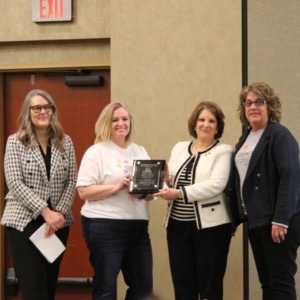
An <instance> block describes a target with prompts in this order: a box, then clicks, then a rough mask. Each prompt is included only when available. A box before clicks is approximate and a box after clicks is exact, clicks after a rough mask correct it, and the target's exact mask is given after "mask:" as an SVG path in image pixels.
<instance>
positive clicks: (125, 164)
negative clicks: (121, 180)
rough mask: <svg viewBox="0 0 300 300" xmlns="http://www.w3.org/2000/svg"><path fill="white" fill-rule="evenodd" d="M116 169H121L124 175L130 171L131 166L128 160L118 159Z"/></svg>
mask: <svg viewBox="0 0 300 300" xmlns="http://www.w3.org/2000/svg"><path fill="white" fill-rule="evenodd" d="M116 166H117V167H118V168H121V169H122V170H123V173H124V174H126V173H128V172H131V171H132V166H130V165H129V162H128V160H127V159H126V160H120V159H118V163H117V165H116Z"/></svg>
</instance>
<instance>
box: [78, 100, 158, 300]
mask: <svg viewBox="0 0 300 300" xmlns="http://www.w3.org/2000/svg"><path fill="white" fill-rule="evenodd" d="M95 127H96V140H95V145H93V146H91V147H90V148H89V149H88V150H87V151H86V153H85V154H84V157H83V159H82V162H81V165H80V169H79V175H78V182H77V187H78V193H79V196H80V198H81V199H83V200H85V204H84V205H83V207H82V209H81V215H82V227H83V236H84V239H85V241H86V244H87V247H88V250H89V252H90V262H91V265H92V267H93V268H94V272H95V274H94V281H93V284H94V288H93V300H99V299H105V300H115V299H116V280H117V276H118V274H119V272H120V270H122V273H123V276H124V280H125V283H126V284H127V285H128V287H129V288H128V290H127V294H126V298H125V299H126V300H138V299H142V297H146V296H149V295H151V293H152V286H153V280H152V249H151V243H150V238H149V233H148V223H149V218H150V216H149V208H148V201H149V200H152V199H153V196H152V195H146V194H144V195H130V194H129V193H128V185H129V182H130V180H132V179H133V177H132V175H131V170H132V164H133V160H134V159H149V156H148V154H147V152H146V150H145V149H144V148H143V147H141V146H139V145H136V144H134V143H132V140H133V133H134V123H133V118H132V114H131V111H130V109H129V107H128V106H127V105H126V104H125V103H111V104H109V105H107V106H106V107H105V109H104V110H103V111H102V113H101V115H100V117H99V119H98V121H97V123H96V126H95Z"/></svg>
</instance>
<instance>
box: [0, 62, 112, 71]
mask: <svg viewBox="0 0 300 300" xmlns="http://www.w3.org/2000/svg"><path fill="white" fill-rule="evenodd" d="M66 68H68V69H78V68H89V69H98V70H99V69H110V60H91V61H86V60H85V61H63V62H36V63H21V64H20V63H18V64H0V72H2V73H7V72H27V71H36V70H50V69H52V70H60V69H66Z"/></svg>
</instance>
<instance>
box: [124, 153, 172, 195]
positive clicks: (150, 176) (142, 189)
mask: <svg viewBox="0 0 300 300" xmlns="http://www.w3.org/2000/svg"><path fill="white" fill-rule="evenodd" d="M165 166H166V161H165V160H151V159H147V160H134V162H133V169H132V174H133V176H134V180H133V181H131V182H130V188H129V193H130V194H155V193H158V191H159V189H161V188H162V183H163V180H162V176H161V173H162V171H164V170H165Z"/></svg>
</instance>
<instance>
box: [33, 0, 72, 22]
mask: <svg viewBox="0 0 300 300" xmlns="http://www.w3.org/2000/svg"><path fill="white" fill-rule="evenodd" d="M71 20H72V0H32V21H33V22H59V21H71Z"/></svg>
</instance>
